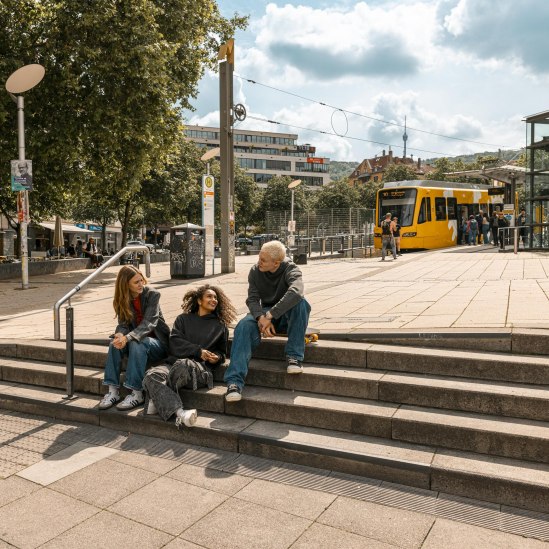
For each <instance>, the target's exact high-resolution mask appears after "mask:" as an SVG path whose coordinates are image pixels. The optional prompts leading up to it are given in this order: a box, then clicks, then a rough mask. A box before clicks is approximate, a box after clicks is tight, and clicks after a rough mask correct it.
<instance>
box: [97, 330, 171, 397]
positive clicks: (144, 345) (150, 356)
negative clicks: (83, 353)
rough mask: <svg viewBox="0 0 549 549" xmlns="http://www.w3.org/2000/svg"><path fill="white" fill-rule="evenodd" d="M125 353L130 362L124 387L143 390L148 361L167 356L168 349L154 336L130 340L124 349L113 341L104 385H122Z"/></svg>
mask: <svg viewBox="0 0 549 549" xmlns="http://www.w3.org/2000/svg"><path fill="white" fill-rule="evenodd" d="M125 355H127V356H128V364H127V366H126V381H124V387H126V388H128V389H135V390H137V391H142V390H143V377H144V376H145V370H146V369H147V362H148V361H149V360H151V361H155V360H160V359H162V358H165V357H167V356H168V349H167V348H166V346H165V345H164V344H163V343H161V342H160V341H159V340H158V339H156V338H154V337H145V338H144V339H142V340H141V341H135V340H130V341H128V344H127V345H126V346H125V347H124V348H123V349H117V348H116V347H114V346H113V344H112V343H111V344H110V345H109V354H108V355H107V363H106V364H105V377H104V379H103V385H114V386H115V387H118V386H119V385H120V364H121V362H122V358H123V357H124V356H125Z"/></svg>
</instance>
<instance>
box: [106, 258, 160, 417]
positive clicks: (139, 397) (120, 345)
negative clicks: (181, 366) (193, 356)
mask: <svg viewBox="0 0 549 549" xmlns="http://www.w3.org/2000/svg"><path fill="white" fill-rule="evenodd" d="M146 284H147V279H146V278H145V277H144V276H143V275H142V274H141V271H140V270H139V269H136V268H135V267H133V266H130V265H125V266H124V267H122V268H121V269H120V271H119V272H118V276H117V277H116V283H115V287H114V300H113V307H114V311H115V313H116V315H117V317H118V326H117V327H116V329H115V334H114V338H113V340H112V342H111V344H110V345H109V353H108V355H107V363H106V365H105V375H104V380H103V385H107V386H108V387H109V392H108V393H107V394H106V395H105V396H104V397H103V400H101V402H100V403H99V408H100V409H101V410H105V409H107V408H110V407H111V406H113V405H114V404H116V403H117V402H118V401H119V400H120V393H119V390H120V364H121V362H122V358H123V357H124V356H125V355H127V356H128V364H127V366H126V380H125V381H124V387H126V388H127V389H130V390H131V393H130V394H129V395H128V396H127V397H126V398H125V399H124V400H123V401H122V402H120V403H119V404H118V405H117V408H118V409H119V410H130V409H132V408H135V407H136V406H139V405H140V404H143V402H144V397H143V376H144V375H145V369H146V368H147V362H148V361H149V360H151V361H158V360H161V359H163V358H165V357H166V356H167V355H168V338H169V336H170V329H169V327H168V325H167V324H166V323H165V322H164V317H163V316H162V311H161V310H160V304H159V303H160V293H159V292H158V291H157V290H153V289H152V288H150V287H149V286H146Z"/></svg>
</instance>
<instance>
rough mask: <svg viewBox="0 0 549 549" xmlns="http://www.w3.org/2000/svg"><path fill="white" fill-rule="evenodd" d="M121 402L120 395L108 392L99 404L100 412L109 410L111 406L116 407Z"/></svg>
mask: <svg viewBox="0 0 549 549" xmlns="http://www.w3.org/2000/svg"><path fill="white" fill-rule="evenodd" d="M119 400H120V395H119V394H118V393H111V392H108V393H107V394H106V395H105V396H104V397H103V398H102V400H101V402H100V403H99V409H100V410H107V409H108V408H110V407H111V406H114V405H115V404H116V403H117V402H118V401H119Z"/></svg>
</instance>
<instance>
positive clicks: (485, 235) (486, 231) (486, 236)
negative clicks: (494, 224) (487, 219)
mask: <svg viewBox="0 0 549 549" xmlns="http://www.w3.org/2000/svg"><path fill="white" fill-rule="evenodd" d="M482 243H483V244H490V225H482Z"/></svg>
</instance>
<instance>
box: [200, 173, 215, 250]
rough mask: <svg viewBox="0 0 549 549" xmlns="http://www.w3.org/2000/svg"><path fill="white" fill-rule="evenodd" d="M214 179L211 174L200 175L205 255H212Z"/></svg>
mask: <svg viewBox="0 0 549 549" xmlns="http://www.w3.org/2000/svg"><path fill="white" fill-rule="evenodd" d="M214 199H215V179H214V177H213V175H203V176H202V225H203V226H204V229H205V230H206V257H207V258H212V257H214V224H215V206H214V203H215V202H214Z"/></svg>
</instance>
